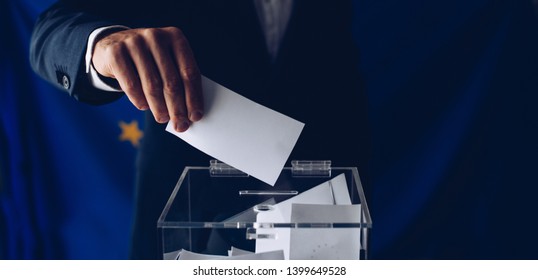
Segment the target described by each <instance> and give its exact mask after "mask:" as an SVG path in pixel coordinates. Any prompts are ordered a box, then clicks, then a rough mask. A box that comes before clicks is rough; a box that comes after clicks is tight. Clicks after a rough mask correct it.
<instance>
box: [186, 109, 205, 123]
mask: <svg viewBox="0 0 538 280" xmlns="http://www.w3.org/2000/svg"><path fill="white" fill-rule="evenodd" d="M202 117H203V114H202V112H201V111H194V112H192V113H191V114H190V116H189V119H190V120H191V121H193V122H197V121H199V120H201V119H202Z"/></svg>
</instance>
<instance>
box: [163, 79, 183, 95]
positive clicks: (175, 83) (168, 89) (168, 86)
mask: <svg viewBox="0 0 538 280" xmlns="http://www.w3.org/2000/svg"><path fill="white" fill-rule="evenodd" d="M180 90H181V82H180V80H179V78H178V77H172V78H168V79H166V81H165V82H164V92H165V93H171V94H175V93H177V92H179V91H180Z"/></svg>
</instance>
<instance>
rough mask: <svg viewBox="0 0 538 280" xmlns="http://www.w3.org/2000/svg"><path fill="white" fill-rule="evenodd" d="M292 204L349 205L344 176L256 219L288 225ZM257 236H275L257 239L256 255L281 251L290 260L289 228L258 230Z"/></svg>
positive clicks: (341, 175) (284, 202) (285, 202)
mask: <svg viewBox="0 0 538 280" xmlns="http://www.w3.org/2000/svg"><path fill="white" fill-rule="evenodd" d="M293 204H319V205H336V204H339V205H350V204H351V198H350V197H349V192H348V186H347V182H346V177H345V174H340V175H338V176H336V177H334V178H333V179H331V180H329V181H326V182H324V183H321V184H319V185H317V186H315V187H313V188H311V189H309V190H307V191H305V192H302V193H300V194H299V195H297V196H294V197H292V198H290V199H287V200H284V201H282V202H280V203H278V204H276V205H274V206H273V208H272V209H271V210H269V211H265V212H260V213H258V215H257V217H256V222H258V223H290V222H291V214H292V206H293ZM257 233H259V234H271V235H275V237H276V238H275V239H257V240H256V253H261V252H267V251H272V250H277V249H281V250H283V251H284V257H285V258H286V259H289V258H290V229H289V228H268V229H266V228H259V229H257Z"/></svg>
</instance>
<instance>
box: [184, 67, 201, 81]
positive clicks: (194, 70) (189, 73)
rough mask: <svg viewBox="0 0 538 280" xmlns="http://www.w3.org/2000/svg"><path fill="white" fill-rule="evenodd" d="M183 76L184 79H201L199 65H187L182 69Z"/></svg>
mask: <svg viewBox="0 0 538 280" xmlns="http://www.w3.org/2000/svg"><path fill="white" fill-rule="evenodd" d="M181 77H182V78H183V80H184V81H189V82H194V81H197V80H198V79H200V70H198V67H185V68H183V69H182V70H181Z"/></svg>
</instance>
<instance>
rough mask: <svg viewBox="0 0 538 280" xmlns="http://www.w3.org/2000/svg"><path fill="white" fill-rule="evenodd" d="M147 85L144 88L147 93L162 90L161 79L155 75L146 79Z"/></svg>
mask: <svg viewBox="0 0 538 280" xmlns="http://www.w3.org/2000/svg"><path fill="white" fill-rule="evenodd" d="M146 83H147V87H146V90H147V91H148V93H149V94H152V95H158V94H161V93H162V91H163V86H162V83H161V80H160V79H158V78H156V77H149V78H148V79H147V81H146Z"/></svg>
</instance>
